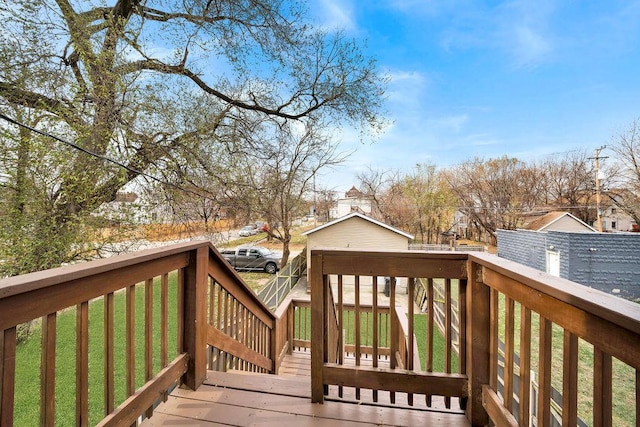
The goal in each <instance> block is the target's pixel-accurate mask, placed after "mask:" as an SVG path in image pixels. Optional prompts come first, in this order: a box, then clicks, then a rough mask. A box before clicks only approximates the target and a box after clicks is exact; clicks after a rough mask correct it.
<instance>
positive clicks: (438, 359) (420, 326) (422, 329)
mask: <svg viewBox="0 0 640 427" xmlns="http://www.w3.org/2000/svg"><path fill="white" fill-rule="evenodd" d="M413 318H414V334H415V336H416V342H417V343H418V351H419V352H420V364H421V365H422V370H425V369H426V363H427V360H426V354H427V315H426V314H414V316H413ZM434 329H435V331H434V332H433V372H444V371H445V369H444V363H445V341H444V336H443V335H442V333H441V332H440V329H438V328H436V327H434ZM459 366H460V362H458V355H457V353H456V352H453V353H452V355H451V372H454V373H457V372H459V371H460V370H459Z"/></svg>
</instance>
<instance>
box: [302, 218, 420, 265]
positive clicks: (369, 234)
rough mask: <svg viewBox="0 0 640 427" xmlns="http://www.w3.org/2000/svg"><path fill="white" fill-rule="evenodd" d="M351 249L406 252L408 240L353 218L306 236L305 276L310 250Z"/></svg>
mask: <svg viewBox="0 0 640 427" xmlns="http://www.w3.org/2000/svg"><path fill="white" fill-rule="evenodd" d="M317 248H335V249H342V248H351V249H362V250H383V251H387V250H404V251H406V250H408V249H409V239H407V237H405V236H403V235H401V234H398V233H396V232H394V231H391V230H388V229H386V228H384V227H381V226H379V225H377V224H373V223H371V222H369V221H367V220H365V219H362V218H358V217H354V218H350V219H347V220H345V221H342V222H338V223H336V224H333V225H332V226H330V227H327V228H323V229H321V230H318V231H315V232H313V233H311V234H309V235H307V262H308V263H309V264H308V269H307V274H310V271H311V268H313V266H312V265H311V250H312V249H317Z"/></svg>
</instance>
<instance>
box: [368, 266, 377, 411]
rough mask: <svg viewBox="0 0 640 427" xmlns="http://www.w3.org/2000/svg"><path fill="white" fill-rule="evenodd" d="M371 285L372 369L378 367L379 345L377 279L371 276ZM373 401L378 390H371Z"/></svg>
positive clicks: (375, 399) (375, 400)
mask: <svg viewBox="0 0 640 427" xmlns="http://www.w3.org/2000/svg"><path fill="white" fill-rule="evenodd" d="M372 280H373V283H372V284H371V303H372V305H373V313H372V316H373V321H372V325H371V335H372V346H373V352H372V353H373V354H372V358H373V367H374V368H377V367H378V357H379V356H378V344H379V337H378V333H379V332H378V278H377V277H376V276H373V279H372ZM368 324H369V322H367V325H368ZM373 401H374V402H377V401H378V390H377V389H374V390H373Z"/></svg>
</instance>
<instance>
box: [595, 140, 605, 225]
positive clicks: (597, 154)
mask: <svg viewBox="0 0 640 427" xmlns="http://www.w3.org/2000/svg"><path fill="white" fill-rule="evenodd" d="M605 148H607V146H606V145H603V146H602V147H600V148H596V149H595V150H594V152H593V158H594V160H595V162H594V163H595V167H596V215H597V224H598V231H599V232H601V233H602V211H601V210H600V159H606V157H600V152H601V151H602V150H604V149H605Z"/></svg>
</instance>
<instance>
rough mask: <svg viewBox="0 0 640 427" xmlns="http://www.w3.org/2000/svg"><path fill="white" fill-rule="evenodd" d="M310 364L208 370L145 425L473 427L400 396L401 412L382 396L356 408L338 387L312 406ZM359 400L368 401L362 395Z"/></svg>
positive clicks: (303, 356) (294, 359)
mask: <svg viewBox="0 0 640 427" xmlns="http://www.w3.org/2000/svg"><path fill="white" fill-rule="evenodd" d="M309 360H310V358H309V355H308V353H294V355H293V356H289V357H287V359H286V360H285V362H284V363H283V366H282V367H281V370H280V374H279V375H268V374H254V373H247V372H238V371H234V372H215V371H209V372H208V377H207V381H206V382H205V383H204V384H203V385H202V386H200V388H198V390H196V391H190V390H187V389H182V388H181V389H176V390H174V391H173V392H172V393H171V395H170V396H169V399H168V400H167V402H166V403H164V404H162V405H160V406H159V407H157V408H156V409H155V411H154V415H153V417H152V418H150V419H147V420H146V421H145V422H144V423H143V424H142V425H143V426H175V425H232V426H250V425H278V426H285V425H292V426H293V425H295V426H311V425H314V426H316V425H322V426H325V425H326V426H332V425H335V426H338V425H339V426H365V425H389V426H392V425H398V426H414V425H415V426H418V425H420V426H442V425H446V426H454V427H455V426H468V425H469V422H468V421H467V419H466V418H465V416H464V414H463V413H462V412H461V411H460V410H459V409H458V410H446V409H444V407H443V406H442V405H438V404H435V402H434V405H435V406H434V408H431V409H427V408H426V406H425V405H424V402H423V399H422V400H419V399H416V402H415V403H416V406H415V408H409V407H408V406H403V405H406V397H405V402H404V403H403V402H402V399H401V398H400V396H397V404H398V405H400V406H401V407H398V405H396V406H395V407H392V406H391V405H390V404H388V398H386V399H385V397H384V396H382V393H381V396H380V398H379V402H377V403H373V402H370V403H362V402H361V403H360V404H357V403H355V401H353V400H352V399H353V395H354V391H351V392H350V391H349V390H348V389H345V393H344V395H343V399H338V398H337V388H335V390H330V396H329V397H328V398H327V400H325V403H324V404H321V405H320V404H313V403H311V379H310V376H309V373H310V368H309ZM361 398H362V399H366V394H365V393H364V392H363V395H362V396H361ZM385 402H387V403H385ZM419 402H421V403H419ZM456 405H457V403H455V405H454V407H456V408H457V406H456Z"/></svg>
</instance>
